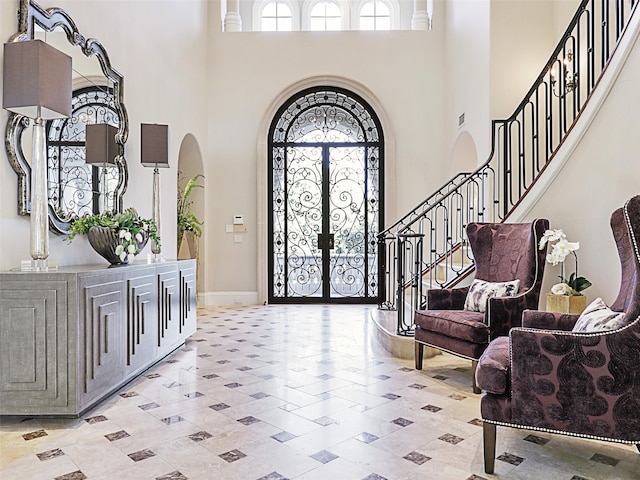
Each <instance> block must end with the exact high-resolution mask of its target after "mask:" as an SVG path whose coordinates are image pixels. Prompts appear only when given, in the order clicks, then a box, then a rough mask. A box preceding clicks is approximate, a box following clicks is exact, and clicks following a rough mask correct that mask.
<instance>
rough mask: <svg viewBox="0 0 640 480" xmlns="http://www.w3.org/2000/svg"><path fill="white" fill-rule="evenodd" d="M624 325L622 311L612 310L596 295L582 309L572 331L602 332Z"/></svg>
mask: <svg viewBox="0 0 640 480" xmlns="http://www.w3.org/2000/svg"><path fill="white" fill-rule="evenodd" d="M624 326H625V322H624V312H614V311H613V310H611V309H610V308H609V307H607V305H606V304H605V303H604V302H603V301H602V299H601V298H600V297H598V298H596V299H595V300H594V301H593V302H591V303H590V304H589V306H587V308H585V309H584V312H582V314H581V315H580V316H579V317H578V320H577V321H576V324H575V325H574V327H573V330H572V331H574V332H582V333H591V332H603V331H605V330H615V329H616V328H620V327H624Z"/></svg>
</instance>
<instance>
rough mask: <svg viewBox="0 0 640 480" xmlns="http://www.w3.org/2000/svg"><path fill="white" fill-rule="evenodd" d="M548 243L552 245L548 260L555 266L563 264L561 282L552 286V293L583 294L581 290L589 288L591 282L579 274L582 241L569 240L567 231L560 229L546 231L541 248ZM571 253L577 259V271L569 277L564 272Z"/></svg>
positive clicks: (541, 240)
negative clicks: (565, 263) (579, 251)
mask: <svg viewBox="0 0 640 480" xmlns="http://www.w3.org/2000/svg"><path fill="white" fill-rule="evenodd" d="M554 242H555V243H554ZM547 244H549V246H551V252H550V253H548V254H547V262H549V263H550V264H552V265H554V266H556V265H558V264H560V265H561V271H560V275H559V278H560V283H557V284H555V285H554V286H553V287H551V293H553V294H554V295H582V293H580V292H582V291H583V290H586V289H587V288H589V287H590V286H591V282H590V281H589V280H587V279H586V278H585V277H580V276H578V255H577V254H576V251H577V250H578V249H579V248H580V242H569V241H568V240H567V236H566V235H565V233H564V232H563V231H562V230H561V229H559V230H547V231H546V232H544V235H542V238H541V239H540V244H539V247H540V250H542V249H543V248H544V247H545V245H547ZM552 244H553V245H552ZM569 255H572V256H573V258H574V260H575V271H574V272H573V273H572V274H571V275H569V277H568V278H567V277H566V276H565V272H564V261H565V260H566V258H567V257H568V256H569Z"/></svg>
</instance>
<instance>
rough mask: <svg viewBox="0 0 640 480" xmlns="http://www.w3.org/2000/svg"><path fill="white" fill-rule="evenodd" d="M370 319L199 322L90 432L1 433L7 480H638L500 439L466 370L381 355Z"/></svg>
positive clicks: (38, 422)
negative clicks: (489, 453)
mask: <svg viewBox="0 0 640 480" xmlns="http://www.w3.org/2000/svg"><path fill="white" fill-rule="evenodd" d="M370 308H373V307H365V306H325V305H312V306H297V305H296V306H266V307H234V308H208V309H201V310H200V311H199V317H198V331H197V332H196V334H195V335H193V336H192V337H191V338H190V339H189V340H188V341H187V343H186V345H185V346H184V347H183V348H180V349H179V350H177V351H176V352H175V353H173V354H172V355H171V356H169V357H167V358H166V359H164V360H163V361H162V362H160V363H159V364H158V365H156V366H155V367H153V368H151V369H150V370H148V371H147V372H145V374H144V375H142V376H141V377H139V378H138V379H136V380H135V381H133V382H132V383H130V384H129V385H127V386H126V387H124V388H123V389H121V390H120V391H119V392H117V393H116V394H114V395H113V396H112V397H110V398H109V399H107V400H106V401H104V402H103V403H102V404H100V405H98V406H96V407H95V408H93V409H92V410H90V411H88V412H86V413H85V414H84V415H83V416H82V417H81V418H77V419H59V418H57V419H56V418H15V417H4V418H0V478H1V479H20V480H27V479H28V480H37V479H65V480H66V479H69V480H71V479H85V478H86V479H92V480H93V479H96V480H98V479H100V480H103V479H118V480H120V479H135V480H138V479H162V480H164V479H166V480H169V479H175V480H178V479H223V480H235V479H246V480H281V479H296V480H315V479H319V480H326V479H332V480H334V479H335V480H351V479H354V480H365V479H366V480H383V479H389V480H400V479H402V480H417V479H459V480H465V479H475V480H479V479H482V478H486V479H489V478H504V479H553V480H583V479H589V480H596V479H608V480H614V479H634V478H636V479H640V455H639V454H638V453H637V451H636V449H635V448H634V447H631V446H625V445H615V444H608V443H600V442H595V441H590V440H581V439H575V438H569V437H563V436H554V435H550V434H545V433H540V432H531V431H526V430H515V429H511V428H500V427H498V446H497V453H498V455H499V457H498V459H497V461H496V474H495V475H487V474H485V473H484V470H483V465H482V427H481V422H480V421H479V419H478V417H479V396H478V395H474V394H473V393H471V379H470V364H469V362H466V361H462V360H460V359H457V358H455V357H452V356H449V355H438V356H436V357H434V358H431V359H427V360H425V369H424V370H422V371H421V372H418V371H416V370H414V369H413V366H412V362H411V361H408V360H398V359H395V358H392V357H390V356H389V355H388V354H387V353H386V352H385V351H384V350H382V349H381V348H380V347H379V346H377V345H375V344H374V343H373V340H372V339H373V338H374V335H373V332H372V331H371V330H372V325H371V322H370V312H369V309H370Z"/></svg>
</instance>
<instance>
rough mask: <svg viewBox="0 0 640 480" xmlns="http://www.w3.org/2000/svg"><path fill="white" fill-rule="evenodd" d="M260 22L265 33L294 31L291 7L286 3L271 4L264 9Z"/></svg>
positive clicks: (276, 2)
mask: <svg viewBox="0 0 640 480" xmlns="http://www.w3.org/2000/svg"><path fill="white" fill-rule="evenodd" d="M260 22H261V25H260V27H261V28H260V29H261V30H262V31H263V32H290V31H291V30H293V15H292V12H291V7H290V6H289V5H287V4H286V3H284V2H278V1H275V2H269V3H267V4H266V5H265V6H264V8H263V9H262V16H261V18H260Z"/></svg>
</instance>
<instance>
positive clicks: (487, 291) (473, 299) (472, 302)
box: [464, 280, 520, 312]
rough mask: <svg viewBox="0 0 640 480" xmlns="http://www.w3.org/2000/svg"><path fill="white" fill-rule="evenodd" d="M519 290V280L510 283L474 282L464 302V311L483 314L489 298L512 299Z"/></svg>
mask: <svg viewBox="0 0 640 480" xmlns="http://www.w3.org/2000/svg"><path fill="white" fill-rule="evenodd" d="M519 288H520V280H512V281H510V282H487V281H485V280H474V281H473V282H471V286H470V287H469V292H468V293H467V298H466V299H465V301H464V309H465V310H469V311H472V312H484V311H485V310H486V308H487V302H488V301H489V299H490V298H492V297H513V296H514V295H516V294H517V293H518V289H519Z"/></svg>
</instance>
